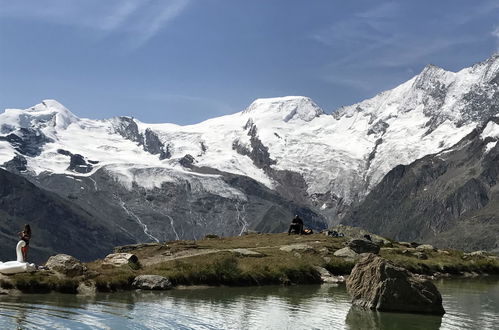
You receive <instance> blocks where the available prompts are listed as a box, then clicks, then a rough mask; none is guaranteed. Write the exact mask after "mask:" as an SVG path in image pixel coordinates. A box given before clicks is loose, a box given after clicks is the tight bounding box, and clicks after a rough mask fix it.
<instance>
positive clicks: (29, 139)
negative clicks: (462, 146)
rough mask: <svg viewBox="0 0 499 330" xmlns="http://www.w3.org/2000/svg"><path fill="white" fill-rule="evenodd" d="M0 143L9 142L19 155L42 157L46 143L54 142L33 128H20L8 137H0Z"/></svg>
mask: <svg viewBox="0 0 499 330" xmlns="http://www.w3.org/2000/svg"><path fill="white" fill-rule="evenodd" d="M0 141H7V142H9V143H10V145H11V146H12V147H13V148H14V149H15V150H16V151H17V152H19V153H21V154H23V155H25V156H29V157H36V156H38V155H40V153H41V149H42V147H43V145H44V144H45V143H48V142H52V139H50V138H48V137H46V136H45V135H44V134H43V133H42V132H40V131H39V130H36V129H32V128H20V129H19V130H17V131H16V132H15V133H11V134H9V135H7V136H0Z"/></svg>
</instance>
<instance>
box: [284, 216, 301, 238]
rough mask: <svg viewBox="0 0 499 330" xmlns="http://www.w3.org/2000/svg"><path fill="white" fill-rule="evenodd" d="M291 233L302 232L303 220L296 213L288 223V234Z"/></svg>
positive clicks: (299, 233)
mask: <svg viewBox="0 0 499 330" xmlns="http://www.w3.org/2000/svg"><path fill="white" fill-rule="evenodd" d="M291 233H293V234H298V235H301V234H303V220H302V219H301V218H300V217H299V216H298V215H295V217H294V218H293V220H292V221H291V225H289V230H288V235H291Z"/></svg>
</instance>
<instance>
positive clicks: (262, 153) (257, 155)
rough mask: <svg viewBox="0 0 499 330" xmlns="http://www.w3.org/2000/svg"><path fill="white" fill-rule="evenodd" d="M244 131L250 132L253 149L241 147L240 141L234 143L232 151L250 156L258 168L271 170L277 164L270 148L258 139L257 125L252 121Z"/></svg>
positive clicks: (249, 121)
mask: <svg viewBox="0 0 499 330" xmlns="http://www.w3.org/2000/svg"><path fill="white" fill-rule="evenodd" d="M244 129H246V130H248V136H249V137H250V144H251V149H248V148H246V147H244V146H241V145H240V144H239V142H238V141H234V142H233V144H232V149H234V150H236V151H237V152H238V153H239V154H241V155H244V156H248V157H249V158H250V159H251V160H252V161H253V164H255V166H256V167H258V168H262V169H269V168H270V166H271V165H274V164H275V163H276V162H275V160H273V159H271V158H270V154H269V148H267V147H266V146H265V145H263V143H262V141H260V139H259V138H258V129H257V127H256V125H255V124H254V123H253V121H252V120H251V119H250V120H248V122H247V123H246V125H245V126H244Z"/></svg>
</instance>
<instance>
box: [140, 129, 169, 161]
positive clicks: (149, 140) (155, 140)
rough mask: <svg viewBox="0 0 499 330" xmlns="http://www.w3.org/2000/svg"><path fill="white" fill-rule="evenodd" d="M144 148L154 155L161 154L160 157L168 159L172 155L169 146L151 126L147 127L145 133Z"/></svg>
mask: <svg viewBox="0 0 499 330" xmlns="http://www.w3.org/2000/svg"><path fill="white" fill-rule="evenodd" d="M144 150H145V151H147V152H149V153H151V154H153V155H156V154H159V159H167V158H170V157H171V156H172V155H171V153H170V151H169V147H168V146H167V147H165V145H164V144H163V142H161V141H160V140H159V137H158V135H157V134H156V133H154V132H153V130H151V129H149V128H148V129H146V131H145V135H144Z"/></svg>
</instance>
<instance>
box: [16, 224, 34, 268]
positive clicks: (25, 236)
mask: <svg viewBox="0 0 499 330" xmlns="http://www.w3.org/2000/svg"><path fill="white" fill-rule="evenodd" d="M17 235H18V236H19V238H20V239H21V240H23V241H24V242H25V243H26V245H25V246H23V247H22V248H21V252H22V254H23V261H24V262H26V261H27V260H28V245H29V240H30V239H31V227H30V226H29V225H28V224H26V225H24V230H23V231H20V232H18V233H17Z"/></svg>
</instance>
